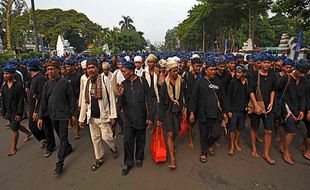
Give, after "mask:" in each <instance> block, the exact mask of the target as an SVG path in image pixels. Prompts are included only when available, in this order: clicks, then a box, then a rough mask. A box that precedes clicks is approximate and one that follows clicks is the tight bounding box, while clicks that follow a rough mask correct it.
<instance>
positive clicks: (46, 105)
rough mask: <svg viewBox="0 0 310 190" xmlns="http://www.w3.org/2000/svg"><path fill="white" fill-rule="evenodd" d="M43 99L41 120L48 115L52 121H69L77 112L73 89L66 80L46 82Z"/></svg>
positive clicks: (40, 112) (58, 79)
mask: <svg viewBox="0 0 310 190" xmlns="http://www.w3.org/2000/svg"><path fill="white" fill-rule="evenodd" d="M41 98H42V100H41V106H40V111H39V118H42V117H43V116H45V115H46V113H48V115H49V117H50V118H51V119H52V120H68V119H69V118H70V117H72V115H73V113H74V112H75V108H76V101H75V98H74V94H73V88H72V86H71V84H70V82H69V81H67V80H66V79H64V78H61V77H58V78H57V79H55V80H52V79H50V80H48V81H46V82H45V84H44V87H43V93H42V97H41Z"/></svg>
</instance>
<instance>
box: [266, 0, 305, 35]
mask: <svg viewBox="0 0 310 190" xmlns="http://www.w3.org/2000/svg"><path fill="white" fill-rule="evenodd" d="M272 11H273V12H277V13H283V14H285V15H288V16H289V18H300V20H301V22H302V27H303V29H304V30H307V29H309V28H310V0H276V3H275V4H274V5H273V7H272Z"/></svg>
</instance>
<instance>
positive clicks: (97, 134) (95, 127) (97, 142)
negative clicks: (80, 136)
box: [89, 118, 116, 160]
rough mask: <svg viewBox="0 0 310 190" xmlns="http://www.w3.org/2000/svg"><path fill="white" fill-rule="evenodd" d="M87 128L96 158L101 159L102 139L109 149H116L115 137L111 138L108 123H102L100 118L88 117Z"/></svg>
mask: <svg viewBox="0 0 310 190" xmlns="http://www.w3.org/2000/svg"><path fill="white" fill-rule="evenodd" d="M89 130H90V136H91V140H92V141H93V146H94V151H95V157H96V159H97V160H99V159H102V157H103V156H104V148H103V141H105V142H106V143H107V144H108V146H109V147H110V149H112V150H113V151H115V150H116V147H115V139H114V138H113V132H112V129H111V124H110V123H102V122H101V120H100V119H96V118H90V120H89Z"/></svg>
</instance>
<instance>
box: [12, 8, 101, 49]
mask: <svg viewBox="0 0 310 190" xmlns="http://www.w3.org/2000/svg"><path fill="white" fill-rule="evenodd" d="M36 16H37V25H38V33H39V35H40V36H42V37H43V39H44V42H45V44H47V45H48V46H50V47H51V48H54V47H56V42H57V38H58V35H63V36H64V38H65V39H68V41H69V42H70V44H71V45H72V46H73V47H75V48H76V51H77V52H80V51H83V50H84V49H86V47H87V44H93V45H94V46H96V45H103V42H102V39H103V38H104V37H103V32H102V30H103V29H102V27H101V26H99V25H98V24H95V23H93V22H92V21H90V20H89V19H88V18H87V16H86V15H84V14H83V13H78V12H76V11H75V10H68V11H63V10H61V9H48V10H36ZM12 31H13V33H14V35H15V37H16V39H18V44H20V45H21V46H22V47H23V45H24V44H25V43H26V42H27V41H29V40H28V39H29V36H33V33H32V31H33V27H32V25H31V24H30V23H29V13H25V14H23V15H22V16H18V17H17V18H16V19H14V20H13V22H12ZM31 39H32V38H31Z"/></svg>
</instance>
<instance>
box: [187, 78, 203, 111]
mask: <svg viewBox="0 0 310 190" xmlns="http://www.w3.org/2000/svg"><path fill="white" fill-rule="evenodd" d="M199 76H200V74H197V75H196V76H195V75H193V74H192V73H191V72H189V73H188V74H187V75H186V76H185V77H184V88H185V89H184V97H185V104H186V107H189V101H190V99H191V96H192V92H193V88H194V86H195V83H196V81H198V78H199Z"/></svg>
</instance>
